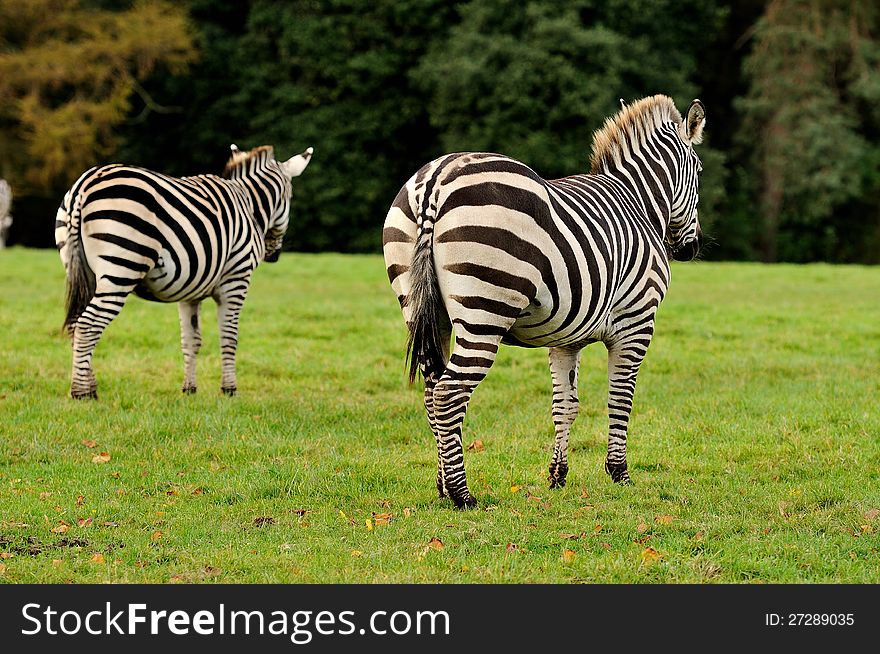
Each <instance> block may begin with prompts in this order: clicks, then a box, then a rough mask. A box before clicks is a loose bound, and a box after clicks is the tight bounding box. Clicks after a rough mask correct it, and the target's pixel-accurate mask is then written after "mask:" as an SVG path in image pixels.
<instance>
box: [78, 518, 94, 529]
mask: <svg viewBox="0 0 880 654" xmlns="http://www.w3.org/2000/svg"><path fill="white" fill-rule="evenodd" d="M76 524H77V526H79V527H88V526H89V525H90V524H92V518H77V519H76Z"/></svg>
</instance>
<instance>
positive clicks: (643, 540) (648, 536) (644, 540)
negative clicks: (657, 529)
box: [635, 534, 651, 545]
mask: <svg viewBox="0 0 880 654" xmlns="http://www.w3.org/2000/svg"><path fill="white" fill-rule="evenodd" d="M649 540H651V534H646V535H645V536H642V537H641V538H637V539H636V540H635V542H636V543H638V544H639V545H644V544H645V543H647V542H648V541H649Z"/></svg>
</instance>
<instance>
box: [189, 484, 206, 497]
mask: <svg viewBox="0 0 880 654" xmlns="http://www.w3.org/2000/svg"><path fill="white" fill-rule="evenodd" d="M204 492H205V489H204V488H202V487H201V486H196V487H195V488H193V490H192V493H190V495H202V494H204Z"/></svg>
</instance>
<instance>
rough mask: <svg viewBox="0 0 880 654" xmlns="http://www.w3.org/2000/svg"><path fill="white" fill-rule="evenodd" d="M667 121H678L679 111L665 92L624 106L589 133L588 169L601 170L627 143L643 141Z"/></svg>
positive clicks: (624, 148)
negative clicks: (591, 142) (598, 127)
mask: <svg viewBox="0 0 880 654" xmlns="http://www.w3.org/2000/svg"><path fill="white" fill-rule="evenodd" d="M670 121H672V122H674V123H676V124H680V123H681V114H680V113H679V112H678V109H676V108H675V103H674V102H673V101H672V98H670V97H669V96H667V95H652V96H650V97H647V98H642V99H641V100H639V101H638V102H634V103H632V104H629V105H626V106H624V107H623V108H622V109H621V110H620V111H618V112H617V114H615V115H614V116H611V117H610V118H607V119H606V120H605V124H604V125H603V126H602V128H601V129H598V130H596V132H595V133H594V134H593V154H592V155H591V156H590V172H591V173H598V172H601V171H602V168H603V167H604V166H605V165H606V164H607V165H611V164H613V163H614V159H615V155H617V156H619V155H620V154H621V151H622V150H626V149H628V148H629V147H631V146H630V145H629V144H634V145H638V144H639V143H643V142H644V141H646V140H647V139H648V138H650V137H651V135H652V134H653V133H654V132H655V131H656V130H657V129H658V128H659V127H660V126H661V125H663V124H664V123H668V122H670Z"/></svg>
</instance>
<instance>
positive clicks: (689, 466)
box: [0, 248, 880, 583]
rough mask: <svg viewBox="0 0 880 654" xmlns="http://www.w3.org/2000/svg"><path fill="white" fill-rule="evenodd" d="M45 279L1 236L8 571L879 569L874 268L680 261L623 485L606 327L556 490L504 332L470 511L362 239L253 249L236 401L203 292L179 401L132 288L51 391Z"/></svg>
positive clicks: (62, 356)
mask: <svg viewBox="0 0 880 654" xmlns="http://www.w3.org/2000/svg"><path fill="white" fill-rule="evenodd" d="M63 298H64V274H63V269H62V266H61V262H60V261H59V259H58V256H57V254H56V253H55V252H53V251H35V250H23V249H17V248H13V249H11V250H6V251H3V252H0V334H2V340H0V343H2V345H0V557H2V558H0V581H2V582H20V583H35V582H49V583H56V582H68V581H73V582H105V581H109V582H158V583H165V582H318V583H320V582H355V583H359V582H465V583H470V582H474V583H483V582H491V583H498V582H501V583H504V582H599V583H604V582H612V583H613V582H616V583H632V582H652V583H653V582H666V583H680V582H687V583H690V582H727V583H731V582H733V583H738V582H767V583H779V582H821V583H829V582H858V583H878V582H880V407H878V404H880V399H878V398H880V268H865V267H849V266H847V267H842V266H828V265H810V266H782V265H779V266H761V265H750V264H714V263H697V264H675V265H674V267H673V279H672V285H671V290H670V292H669V294H668V296H667V299H666V301H665V302H664V304H663V305H662V306H661V308H660V311H659V315H658V320H657V334H656V337H655V339H654V342H653V344H652V346H651V351H650V352H649V353H648V357H647V359H646V361H645V363H644V365H643V367H642V372H641V375H640V377H639V383H638V388H637V391H636V398H635V409H634V412H633V418H632V422H631V430H630V441H629V456H628V459H629V465H630V473H631V474H632V477H633V480H634V482H635V485H634V486H632V487H619V486H616V485H613V484H612V483H611V482H610V480H609V479H608V478H607V477H606V475H605V474H604V472H603V471H602V463H603V460H604V456H605V447H606V431H605V430H606V418H605V392H606V379H605V350H604V348H603V347H602V346H601V345H595V346H593V347H592V348H589V349H587V350H585V351H584V355H583V358H582V363H581V374H580V396H581V413H580V418H579V419H578V421H577V422H576V423H575V426H574V428H573V431H572V449H571V453H570V466H571V471H570V473H569V477H568V486H567V487H566V488H564V489H562V490H559V491H550V490H548V488H547V480H546V477H547V466H548V464H549V461H550V456H551V452H552V444H553V429H552V425H551V421H550V390H551V387H550V375H549V371H548V369H547V361H546V351H545V350H524V349H517V348H502V351H501V353H500V356H499V357H498V361H497V362H496V364H495V366H494V368H493V369H492V371H491V373H490V374H489V377H488V378H487V380H486V381H485V382H484V383H483V384H482V385H481V386H480V388H479V389H478V390H477V392H476V394H475V395H474V398H473V401H472V403H471V407H470V410H469V413H468V418H467V420H466V422H465V443H466V444H467V443H470V442H472V441H474V440H476V439H479V440H481V441H482V443H483V445H484V449H483V450H482V451H469V452H468V453H467V454H466V456H465V463H466V467H467V471H468V478H469V482H470V488H471V491H472V492H473V493H474V495H475V496H476V498H477V500H478V501H479V507H478V509H477V510H473V511H465V512H461V511H455V510H453V509H452V504H451V502H449V501H448V500H439V499H437V498H436V491H435V488H434V478H435V472H436V452H435V447H434V442H433V438H432V436H431V434H430V432H429V430H428V427H427V424H426V421H425V418H424V413H423V409H422V404H421V391H420V389H419V388H409V387H408V386H407V384H406V381H405V370H404V342H405V328H404V325H403V322H402V319H401V317H400V313H399V310H398V307H397V302H396V300H395V298H394V295H393V293H392V291H391V289H390V287H389V286H388V283H387V278H386V276H385V270H384V264H383V262H382V259H381V257H379V256H342V255H331V254H327V255H300V254H285V255H284V256H282V258H281V261H280V262H279V263H278V264H275V265H268V264H266V265H263V266H261V267H260V268H259V270H258V271H257V272H256V274H255V279H254V282H253V285H252V287H251V293H250V297H249V298H248V301H247V303H246V304H245V308H244V312H243V316H242V321H241V333H240V348H239V360H238V361H239V365H238V373H239V375H238V386H239V396H238V397H235V398H227V397H224V396H222V395H221V394H220V391H219V384H220V361H219V354H218V351H217V350H218V346H217V328H216V324H215V321H214V315H215V310H214V308H213V304H211V303H206V305H205V311H204V312H203V316H204V325H205V326H204V329H203V335H204V337H205V343H204V346H203V349H202V354H201V357H200V362H199V373H200V377H199V381H200V385H199V392H198V394H196V395H194V396H184V395H182V394H181V393H180V391H179V387H180V384H181V382H182V375H183V372H182V358H181V355H180V352H179V333H178V326H177V310H176V308H175V307H174V306H169V305H162V304H155V303H149V302H144V301H142V300H139V299H137V298H132V299H131V300H130V301H129V303H128V305H127V306H126V307H125V309H124V310H123V312H122V314H121V315H120V317H119V318H118V319H117V320H116V321H115V322H114V323H113V324H112V325H111V326H110V328H109V329H108V331H107V332H106V334H105V336H104V338H103V339H102V341H101V343H100V344H99V346H98V350H97V353H96V356H95V371H96V374H97V377H98V384H99V391H98V392H99V396H100V399H99V400H98V401H97V402H89V401H85V402H75V401H73V400H71V399H69V397H68V384H69V375H70V346H69V343H68V341H67V340H66V339H65V338H63V337H62V336H61V335H60V330H59V328H60V324H61V322H62V318H63V307H62V305H63ZM91 441H95V443H92V442H91ZM84 443H85V444H84ZM89 445H92V447H89ZM102 452H106V453H108V454H109V456H110V458H109V461H106V462H103V463H101V462H100V461H101V460H102V458H106V457H101V456H100V455H101V453H102ZM93 460H94V461H98V462H93ZM389 514H390V515H389ZM432 539H437V540H438V541H440V543H442V546H441V544H440V543H438V542H437V541H433V540H432Z"/></svg>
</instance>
